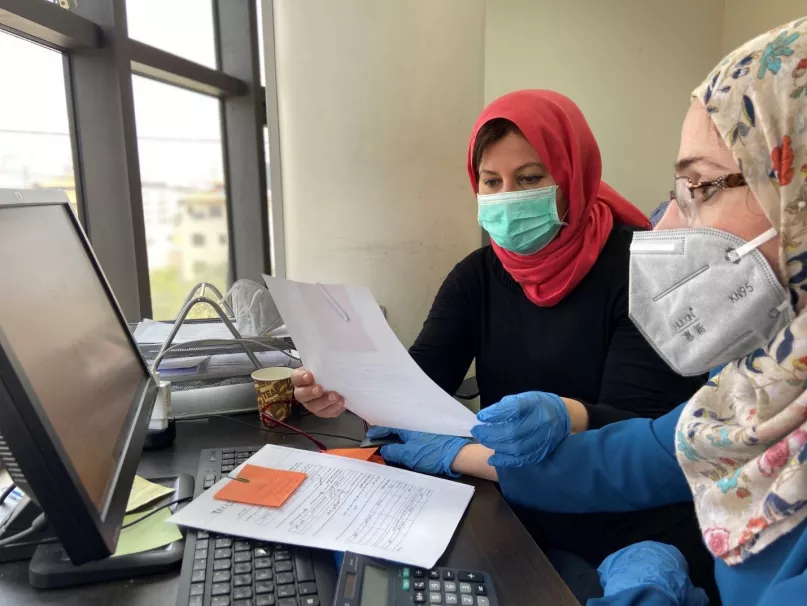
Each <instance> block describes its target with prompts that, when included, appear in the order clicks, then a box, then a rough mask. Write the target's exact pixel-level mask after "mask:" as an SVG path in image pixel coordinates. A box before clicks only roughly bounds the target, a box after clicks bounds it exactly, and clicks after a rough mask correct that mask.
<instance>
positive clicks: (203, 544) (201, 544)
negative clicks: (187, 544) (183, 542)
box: [196, 539, 210, 549]
mask: <svg viewBox="0 0 807 606" xmlns="http://www.w3.org/2000/svg"><path fill="white" fill-rule="evenodd" d="M209 542H210V541H209V540H208V539H202V540H201V541H200V540H197V541H196V549H207V548H208V547H209V545H208V543H209Z"/></svg>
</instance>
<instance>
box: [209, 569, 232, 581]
mask: <svg viewBox="0 0 807 606" xmlns="http://www.w3.org/2000/svg"><path fill="white" fill-rule="evenodd" d="M213 582H214V583H229V582H230V571H229V570H219V571H218V572H214V573H213Z"/></svg>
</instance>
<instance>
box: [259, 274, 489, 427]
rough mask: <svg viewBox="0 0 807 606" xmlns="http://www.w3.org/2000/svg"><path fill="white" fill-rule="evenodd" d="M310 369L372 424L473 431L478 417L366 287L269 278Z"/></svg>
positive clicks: (287, 324)
mask: <svg viewBox="0 0 807 606" xmlns="http://www.w3.org/2000/svg"><path fill="white" fill-rule="evenodd" d="M263 278H264V280H265V281H266V285H267V287H268V288H269V291H270V292H271V293H272V299H274V302H275V304H276V305H277V308H278V310H279V311H280V314H281V316H282V317H283V320H284V321H285V323H286V326H287V327H288V329H289V332H290V333H291V338H292V339H293V340H294V346H295V347H296V348H297V351H298V352H299V353H300V357H301V358H302V360H303V363H304V364H305V366H306V367H307V368H308V369H309V370H311V372H312V373H314V376H315V377H316V379H317V382H318V383H319V384H320V385H322V387H323V388H324V389H326V390H328V391H335V392H338V393H340V394H342V396H343V397H344V398H345V406H346V407H347V408H348V409H349V410H351V411H353V412H354V413H356V414H357V415H358V416H360V417H361V418H362V419H364V420H365V421H367V422H368V423H370V424H372V425H384V426H386V427H396V428H399V429H411V430H414V431H425V432H427V433H437V434H444V435H453V436H465V437H467V436H470V435H471V427H473V426H474V425H476V423H477V421H476V416H475V415H474V413H472V412H471V411H470V410H468V409H467V408H466V407H465V406H463V405H462V404H460V403H459V402H457V401H456V400H455V399H454V398H452V397H451V396H450V395H448V394H447V393H446V392H444V391H443V390H442V389H441V388H440V387H439V386H437V384H435V383H434V381H432V380H431V379H430V378H429V377H427V376H426V374H425V373H424V372H423V371H422V370H421V369H420V367H419V366H418V365H417V364H416V363H415V361H414V360H413V359H412V357H411V356H410V355H409V352H407V351H406V349H405V348H404V346H403V345H401V342H400V341H398V338H397V337H396V336H395V333H393V332H392V329H391V328H390V327H389V324H387V321H386V319H385V318H384V315H383V314H382V313H381V308H380V307H379V305H378V303H377V302H376V300H375V299H374V298H373V295H372V294H371V293H370V291H369V290H368V289H367V288H365V287H363V286H346V285H344V284H330V285H323V284H305V283H302V282H292V281H290V280H283V279H281V278H272V277H270V276H264V277H263Z"/></svg>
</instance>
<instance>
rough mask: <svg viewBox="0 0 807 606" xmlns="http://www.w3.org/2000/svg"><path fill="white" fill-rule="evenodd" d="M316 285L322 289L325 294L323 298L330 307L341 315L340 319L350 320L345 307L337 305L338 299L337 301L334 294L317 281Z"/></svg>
mask: <svg viewBox="0 0 807 606" xmlns="http://www.w3.org/2000/svg"><path fill="white" fill-rule="evenodd" d="M317 286H319V287H320V289H321V290H322V294H323V295H325V299H327V301H328V303H330V304H331V307H333V309H334V311H336V313H338V314H339V315H340V316H342V319H343V320H344V321H345V322H350V316H349V315H347V312H346V311H345V309H344V308H343V307H342V306H341V305H339V301H337V300H336V298H334V296H333V295H332V294H331V293H330V292H328V289H327V288H325V285H324V284H320V283H319V282H317Z"/></svg>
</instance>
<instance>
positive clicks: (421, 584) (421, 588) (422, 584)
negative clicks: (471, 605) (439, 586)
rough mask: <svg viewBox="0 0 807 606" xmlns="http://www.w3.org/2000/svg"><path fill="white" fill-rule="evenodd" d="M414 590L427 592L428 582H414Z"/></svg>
mask: <svg viewBox="0 0 807 606" xmlns="http://www.w3.org/2000/svg"><path fill="white" fill-rule="evenodd" d="M469 588H470V585H469ZM412 589H414V590H415V591H426V581H412Z"/></svg>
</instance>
